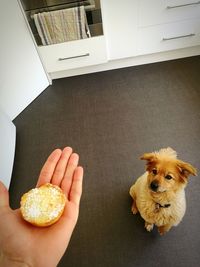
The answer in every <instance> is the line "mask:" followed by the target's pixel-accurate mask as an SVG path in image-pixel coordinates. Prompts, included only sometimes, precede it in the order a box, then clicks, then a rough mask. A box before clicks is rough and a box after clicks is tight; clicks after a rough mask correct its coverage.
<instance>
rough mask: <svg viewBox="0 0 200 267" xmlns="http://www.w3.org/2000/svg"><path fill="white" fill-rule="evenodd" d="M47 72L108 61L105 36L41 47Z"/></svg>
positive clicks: (40, 50) (40, 51)
mask: <svg viewBox="0 0 200 267" xmlns="http://www.w3.org/2000/svg"><path fill="white" fill-rule="evenodd" d="M39 53H40V55H41V57H42V61H43V63H44V65H45V67H46V70H47V72H49V73H51V72H56V71H62V70H69V69H74V68H81V67H86V66H90V65H97V64H100V63H104V62H106V61H107V51H106V42H105V37H104V36H98V37H92V38H88V39H84V40H78V41H72V42H66V43H60V44H55V45H48V46H41V47H39Z"/></svg>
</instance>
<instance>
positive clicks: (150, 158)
mask: <svg viewBox="0 0 200 267" xmlns="http://www.w3.org/2000/svg"><path fill="white" fill-rule="evenodd" d="M140 159H142V160H147V161H149V162H152V161H154V160H155V159H156V157H155V154H154V153H145V154H144V155H142V156H141V157H140Z"/></svg>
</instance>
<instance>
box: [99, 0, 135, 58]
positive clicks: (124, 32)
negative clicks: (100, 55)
mask: <svg viewBox="0 0 200 267" xmlns="http://www.w3.org/2000/svg"><path fill="white" fill-rule="evenodd" d="M101 2H102V14H103V23H104V32H105V36H106V41H107V47H108V57H109V60H114V59H121V58H128V57H133V56H135V55H137V27H138V1H136V0H124V1H115V0H109V1H108V0H101Z"/></svg>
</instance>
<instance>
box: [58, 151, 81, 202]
mask: <svg viewBox="0 0 200 267" xmlns="http://www.w3.org/2000/svg"><path fill="white" fill-rule="evenodd" d="M78 161H79V155H78V154H76V153H73V154H71V156H70V158H69V161H68V164H67V168H66V172H65V175H64V178H63V180H62V183H61V188H62V190H63V191H64V193H65V195H66V197H67V198H68V195H69V192H70V188H71V184H72V179H73V175H74V171H75V169H76V167H77V166H78Z"/></svg>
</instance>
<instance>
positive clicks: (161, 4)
mask: <svg viewBox="0 0 200 267" xmlns="http://www.w3.org/2000/svg"><path fill="white" fill-rule="evenodd" d="M138 5H139V7H138V8H139V9H138V12H139V21H138V26H139V27H147V26H152V25H159V24H164V23H171V22H177V21H181V20H189V19H195V18H200V1H198V0H184V1H183V0H173V1H172V0H151V1H149V0H140V1H138Z"/></svg>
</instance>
